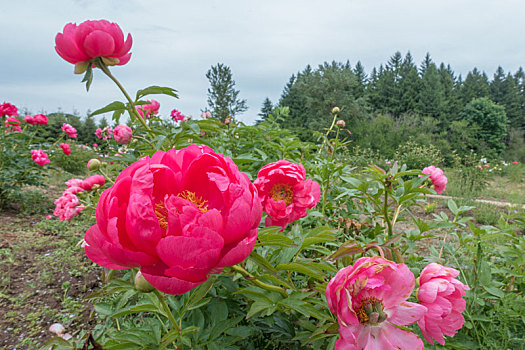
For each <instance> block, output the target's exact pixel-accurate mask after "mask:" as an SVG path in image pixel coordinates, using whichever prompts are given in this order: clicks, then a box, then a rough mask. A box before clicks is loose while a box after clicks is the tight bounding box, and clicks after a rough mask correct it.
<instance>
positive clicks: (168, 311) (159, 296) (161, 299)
mask: <svg viewBox="0 0 525 350" xmlns="http://www.w3.org/2000/svg"><path fill="white" fill-rule="evenodd" d="M153 293H155V296H156V297H157V299H158V300H159V302H160V305H161V306H162V309H163V311H164V313H165V314H166V316H167V317H168V320H170V323H171V325H172V327H177V328H178V330H179V332H180V331H181V330H180V328H179V323H178V322H177V320H175V317H173V313H172V312H171V309H170V307H169V306H168V304H166V300H164V296H163V295H162V294H161V293H160V292H159V291H158V290H156V289H154V290H153Z"/></svg>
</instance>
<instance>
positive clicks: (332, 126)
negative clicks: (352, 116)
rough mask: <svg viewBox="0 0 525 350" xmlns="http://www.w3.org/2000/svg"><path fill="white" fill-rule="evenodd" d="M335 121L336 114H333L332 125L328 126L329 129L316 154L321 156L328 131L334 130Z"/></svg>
mask: <svg viewBox="0 0 525 350" xmlns="http://www.w3.org/2000/svg"><path fill="white" fill-rule="evenodd" d="M336 119H337V113H336V114H334V119H333V120H332V125H330V128H329V129H328V130H327V131H326V134H325V135H324V139H323V144H322V145H321V148H319V152H318V154H321V151H322V150H323V147H324V145H325V143H326V140H328V135H330V131H332V129H333V128H334V125H335V121H336Z"/></svg>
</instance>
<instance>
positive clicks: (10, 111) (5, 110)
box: [0, 102, 18, 117]
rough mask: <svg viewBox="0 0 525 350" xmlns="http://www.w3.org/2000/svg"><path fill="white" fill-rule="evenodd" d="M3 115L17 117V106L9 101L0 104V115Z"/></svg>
mask: <svg viewBox="0 0 525 350" xmlns="http://www.w3.org/2000/svg"><path fill="white" fill-rule="evenodd" d="M4 116H12V117H18V108H16V106H15V105H12V104H10V103H9V102H4V103H2V104H0V117H4Z"/></svg>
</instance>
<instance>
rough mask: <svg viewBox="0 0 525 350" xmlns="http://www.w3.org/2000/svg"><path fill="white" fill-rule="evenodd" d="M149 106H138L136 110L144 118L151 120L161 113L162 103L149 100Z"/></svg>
mask: <svg viewBox="0 0 525 350" xmlns="http://www.w3.org/2000/svg"><path fill="white" fill-rule="evenodd" d="M148 102H149V104H144V105H137V106H135V109H136V110H137V112H138V113H139V114H140V116H141V117H142V118H145V119H147V118H151V117H154V116H156V115H157V114H158V113H159V108H160V103H158V102H157V101H155V100H148Z"/></svg>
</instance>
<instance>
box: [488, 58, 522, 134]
mask: <svg viewBox="0 0 525 350" xmlns="http://www.w3.org/2000/svg"><path fill="white" fill-rule="evenodd" d="M490 97H491V99H492V101H494V102H496V103H497V104H500V105H502V106H504V107H505V113H506V114H507V118H508V119H509V123H510V127H512V128H521V127H522V126H523V125H524V122H525V119H524V118H523V114H522V113H521V108H520V107H521V96H520V90H519V86H518V83H517V81H516V79H515V78H514V77H513V76H512V75H511V74H507V75H506V76H505V72H504V71H503V68H501V67H498V69H497V70H496V73H494V78H493V79H492V81H491V82H490Z"/></svg>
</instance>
